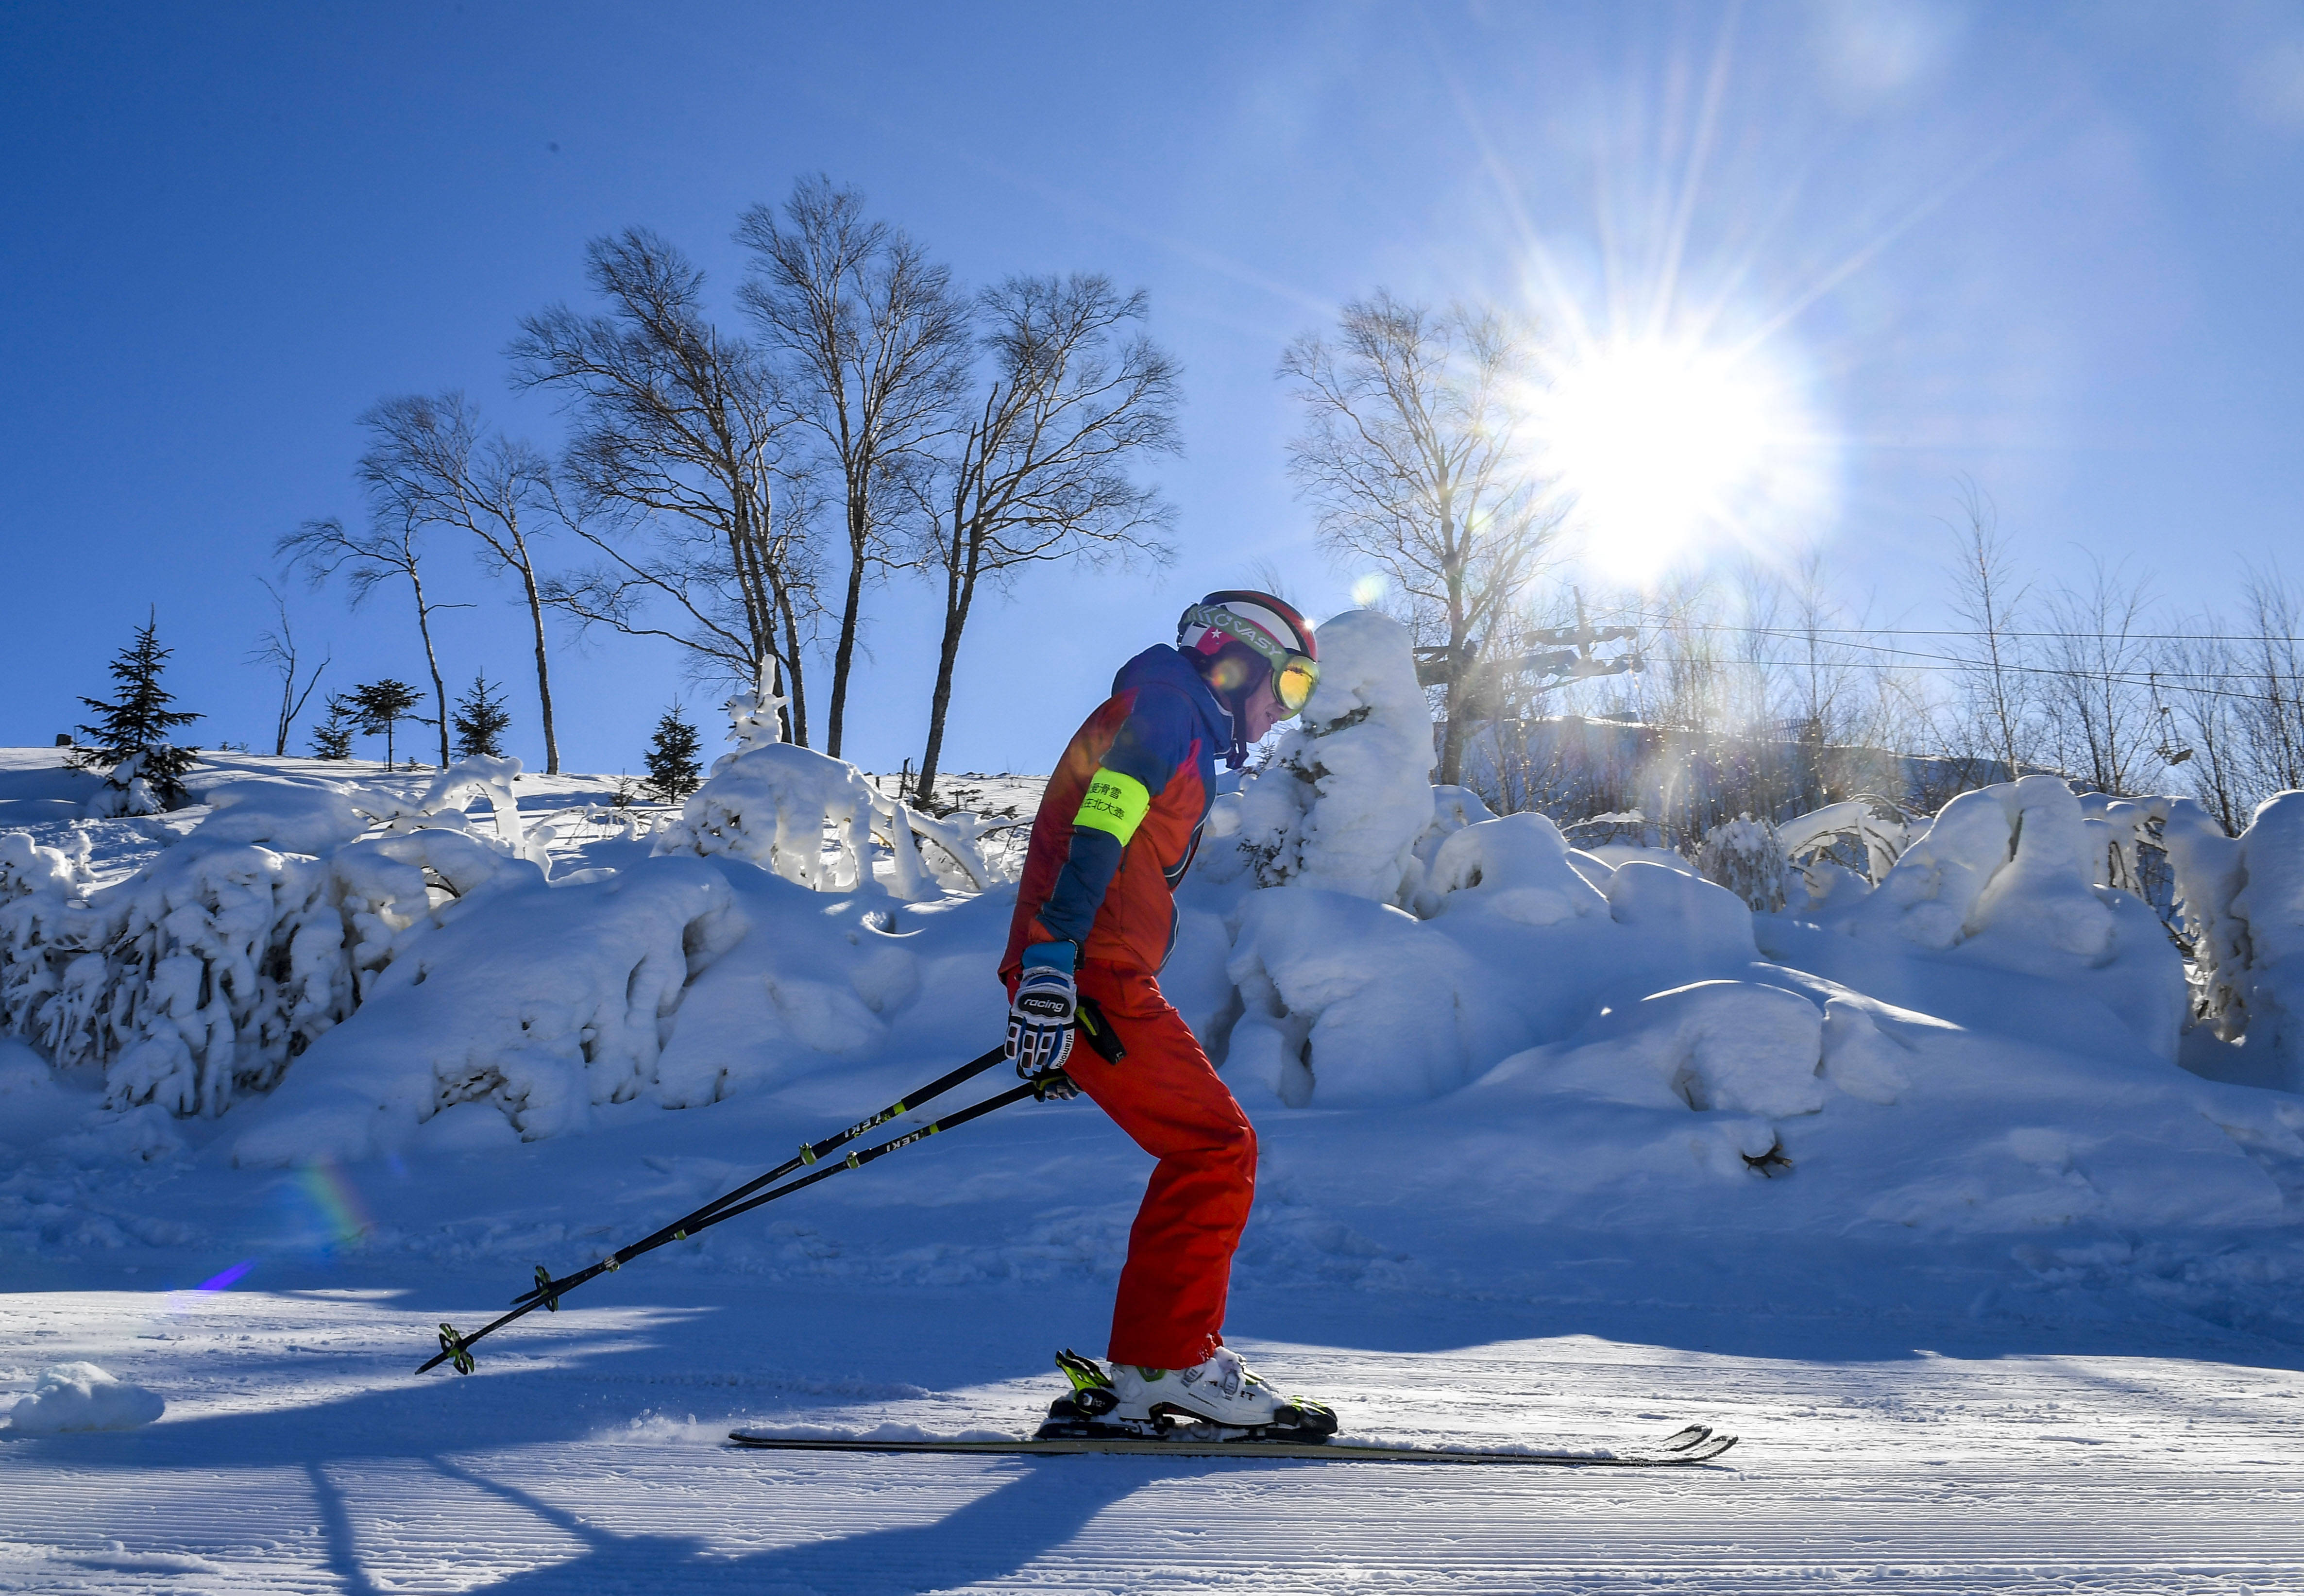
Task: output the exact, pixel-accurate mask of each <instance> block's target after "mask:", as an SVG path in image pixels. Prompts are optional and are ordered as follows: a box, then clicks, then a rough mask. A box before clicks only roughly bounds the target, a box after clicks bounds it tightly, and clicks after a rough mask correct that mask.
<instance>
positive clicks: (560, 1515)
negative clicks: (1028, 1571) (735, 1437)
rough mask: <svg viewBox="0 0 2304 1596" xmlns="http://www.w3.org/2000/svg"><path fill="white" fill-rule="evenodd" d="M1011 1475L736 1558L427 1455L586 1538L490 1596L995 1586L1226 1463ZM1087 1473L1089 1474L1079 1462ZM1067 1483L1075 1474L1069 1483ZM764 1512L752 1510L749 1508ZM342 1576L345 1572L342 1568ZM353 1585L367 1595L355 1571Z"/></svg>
mask: <svg viewBox="0 0 2304 1596" xmlns="http://www.w3.org/2000/svg"><path fill="white" fill-rule="evenodd" d="M1005 1461H1006V1463H1007V1464H1008V1465H1009V1467H1010V1468H1011V1469H1012V1477H1011V1478H1009V1479H1008V1480H1007V1481H1006V1482H1004V1483H1002V1484H1000V1485H999V1486H997V1487H996V1488H995V1489H994V1490H988V1491H987V1492H985V1493H984V1494H983V1495H982V1496H979V1497H978V1498H977V1499H975V1500H973V1501H971V1502H970V1503H968V1504H967V1505H966V1506H965V1507H961V1508H959V1509H957V1510H956V1511H953V1512H952V1513H948V1514H946V1515H944V1516H943V1517H941V1518H938V1519H936V1520H935V1521H934V1522H932V1523H928V1524H905V1525H901V1526H897V1527H893V1528H888V1529H876V1530H869V1531H867V1532H865V1533H861V1534H855V1535H842V1536H836V1537H834V1538H831V1539H827V1540H823V1541H810V1542H809V1543H807V1544H804V1545H800V1546H791V1547H779V1548H777V1549H775V1550H773V1551H760V1552H753V1553H750V1554H749V1555H747V1556H742V1557H736V1558H731V1557H728V1556H726V1555H724V1554H716V1553H714V1552H713V1551H712V1550H710V1549H709V1548H708V1547H707V1545H706V1544H705V1543H703V1542H702V1541H699V1540H697V1539H695V1538H694V1537H691V1536H687V1535H646V1534H641V1535H624V1534H617V1533H613V1532H610V1531H606V1530H603V1529H601V1528H599V1527H598V1526H597V1525H595V1524H587V1523H585V1522H584V1521H583V1520H582V1519H580V1518H578V1517H576V1516H574V1515H572V1514H570V1513H568V1512H567V1511H565V1510H564V1509H563V1508H559V1507H553V1506H552V1505H551V1504H550V1503H548V1502H544V1501H540V1500H538V1499H537V1498H535V1497H534V1496H532V1495H530V1494H529V1493H528V1492H526V1491H524V1490H520V1489H518V1488H517V1487H514V1486H511V1485H506V1484H504V1483H503V1482H499V1481H496V1480H491V1479H489V1478H487V1476H486V1475H485V1474H476V1473H474V1472H473V1471H472V1470H470V1469H469V1468H466V1467H464V1466H462V1465H459V1464H455V1463H452V1462H450V1461H448V1460H447V1459H446V1458H444V1457H433V1458H431V1459H429V1462H430V1463H431V1465H432V1466H433V1467H434V1468H436V1469H437V1470H438V1471H439V1472H440V1473H441V1474H445V1475H446V1476H448V1477H449V1478H451V1479H453V1480H457V1481H461V1482H463V1483H464V1484H467V1485H470V1486H473V1487H475V1488H477V1489H479V1490H485V1491H487V1492H488V1493H489V1494H491V1495H493V1496H496V1497H498V1498H501V1499H503V1500H504V1501H506V1502H509V1503H511V1504H512V1505H513V1506H515V1507H521V1508H523V1509H525V1510H526V1511H528V1512H529V1513H533V1514H534V1515H536V1516H538V1518H540V1519H543V1520H544V1521H545V1522H546V1523H548V1524H552V1525H553V1526H554V1527H555V1528H556V1529H559V1530H561V1531H563V1533H566V1534H567V1535H569V1536H570V1537H571V1538H572V1539H574V1540H576V1541H581V1542H582V1543H583V1545H584V1546H585V1548H586V1550H585V1552H584V1554H583V1555H582V1556H580V1557H576V1558H569V1559H567V1560H566V1561H564V1562H560V1563H555V1564H552V1565H550V1566H546V1567H538V1568H530V1569H527V1570H524V1571H522V1572H521V1573H518V1574H514V1575H509V1576H508V1577H506V1578H504V1579H502V1580H499V1581H497V1582H496V1583H493V1584H485V1585H478V1586H474V1587H473V1589H474V1590H476V1591H485V1592H490V1593H491V1596H495V1593H496V1592H504V1593H506V1596H554V1593H557V1592H571V1593H576V1592H580V1593H581V1596H601V1593H602V1592H619V1591H632V1592H648V1596H660V1593H661V1592H667V1591H686V1590H694V1589H699V1588H702V1587H704V1586H707V1585H708V1586H712V1587H715V1588H717V1587H719V1586H721V1585H726V1586H728V1587H730V1588H732V1589H733V1588H741V1589H747V1590H755V1589H763V1588H765V1589H769V1590H783V1589H785V1588H791V1589H794V1590H802V1591H838V1592H860V1593H863V1592H922V1591H940V1590H944V1589H946V1588H948V1587H951V1586H956V1585H970V1584H974V1583H978V1582H979V1581H984V1580H991V1579H1000V1578H1004V1577H1006V1576H1009V1575H1014V1574H1016V1573H1017V1572H1019V1571H1020V1570H1021V1569H1022V1568H1023V1567H1024V1566H1026V1565H1027V1564H1029V1563H1030V1562H1031V1561H1032V1560H1033V1559H1034V1558H1038V1557H1040V1556H1042V1555H1043V1554H1045V1553H1047V1552H1050V1551H1053V1550H1055V1549H1056V1548H1058V1547H1061V1546H1063V1544H1064V1543H1065V1542H1067V1541H1071V1540H1072V1538H1073V1537H1074V1536H1075V1535H1077V1534H1078V1533H1080V1531H1081V1529H1083V1528H1084V1527H1085V1526H1086V1525H1087V1524H1088V1522H1089V1521H1090V1520H1091V1519H1093V1518H1095V1517H1096V1516H1097V1514H1099V1513H1101V1512H1103V1511H1104V1510H1105V1508H1107V1507H1112V1506H1114V1504H1115V1503H1118V1502H1120V1501H1122V1500H1124V1499H1126V1498H1128V1497H1129V1496H1131V1495H1132V1494H1133V1493H1134V1492H1136V1491H1138V1490H1142V1489H1143V1488H1144V1487H1145V1486H1147V1485H1149V1484H1152V1483H1154V1482H1157V1481H1165V1480H1175V1479H1183V1478H1189V1477H1191V1476H1194V1475H1198V1474H1207V1473H1210V1472H1212V1471H1215V1470H1218V1469H1222V1468H1224V1467H1226V1466H1228V1465H1226V1463H1225V1462H1224V1460H1223V1459H1221V1458H1185V1457H1177V1458H1142V1457H1130V1458H1117V1457H1096V1458H1089V1457H1019V1458H1012V1459H1007V1460H1005ZM1082 1465H1086V1466H1085V1467H1083V1466H1082ZM1067 1476H1069V1477H1067ZM753 1510H755V1511H757V1506H756V1507H754V1509H753ZM338 1571H339V1573H342V1572H343V1568H342V1567H341V1566H339V1570H338ZM354 1572H355V1573H356V1575H358V1577H357V1578H356V1579H355V1580H354V1581H353V1582H352V1584H353V1588H354V1589H362V1588H368V1584H367V1581H366V1578H365V1572H364V1571H360V1570H357V1569H356V1570H355V1571H354Z"/></svg>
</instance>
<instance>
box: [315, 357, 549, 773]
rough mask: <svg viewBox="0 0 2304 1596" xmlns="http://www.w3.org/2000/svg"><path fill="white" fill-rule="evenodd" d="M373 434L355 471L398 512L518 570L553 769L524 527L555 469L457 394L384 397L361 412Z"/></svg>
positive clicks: (490, 565) (540, 613) (538, 600)
mask: <svg viewBox="0 0 2304 1596" xmlns="http://www.w3.org/2000/svg"><path fill="white" fill-rule="evenodd" d="M360 421H361V424H362V425H363V426H366V427H367V428H368V431H369V433H370V434H371V435H373V436H374V437H375V439H376V443H375V446H374V447H373V448H371V449H370V450H369V451H368V453H367V455H366V456H365V457H363V459H362V460H361V462H360V469H361V475H362V476H363V477H365V478H367V479H368V482H369V484H370V486H371V488H372V490H373V491H374V492H375V493H376V494H379V495H380V496H382V497H383V498H384V499H385V501H386V502H389V503H390V504H391V505H392V507H393V509H394V513H395V514H397V515H400V516H402V517H403V518H404V519H408V520H409V521H411V522H412V523H414V524H416V525H419V526H435V525H437V526H448V527H454V528H459V529H461V530H462V531H465V532H469V533H470V534H471V535H472V536H474V537H476V538H478V539H479V543H480V550H479V553H480V560H481V563H482V565H483V566H484V567H485V568H487V570H490V571H491V572H495V571H501V570H513V571H517V572H519V573H520V581H521V593H522V595H523V596H524V597H525V598H526V599H527V601H528V617H529V626H530V628H531V629H532V631H533V633H534V636H535V644H536V697H537V703H538V706H539V708H540V711H541V718H542V721H543V723H544V769H545V773H546V774H547V775H555V776H556V775H558V774H559V773H560V739H559V738H558V736H557V734H556V733H555V730H554V729H553V721H552V672H551V669H550V666H549V664H548V663H547V662H546V658H545V647H544V599H543V596H542V595H541V593H540V592H539V591H538V579H537V574H536V562H535V561H534V559H533V558H532V557H531V556H530V554H529V548H528V536H529V528H524V527H523V526H522V524H521V522H522V519H523V518H528V519H529V522H530V525H531V526H532V525H533V522H534V520H535V519H538V518H540V517H541V515H542V514H544V513H545V512H546V511H549V510H550V508H551V502H552V469H551V466H550V465H549V463H548V462H546V460H545V458H544V456H543V455H542V454H541V453H539V452H537V450H535V449H534V448H532V447H531V446H529V444H527V443H521V442H518V441H516V440H513V439H509V438H506V437H505V436H504V435H503V434H501V433H495V432H490V431H489V430H487V428H486V427H485V426H483V425H482V424H481V421H480V414H479V408H478V407H477V406H475V405H473V404H472V403H470V401H467V400H466V399H465V397H464V396H463V394H462V393H454V392H451V393H442V394H440V395H438V396H437V397H432V396H428V395H424V394H407V395H403V396H402V397H400V398H397V399H387V400H385V401H383V402H382V403H380V404H377V406H376V407H375V408H373V409H372V410H369V411H368V414H367V415H365V416H363V417H361V418H360Z"/></svg>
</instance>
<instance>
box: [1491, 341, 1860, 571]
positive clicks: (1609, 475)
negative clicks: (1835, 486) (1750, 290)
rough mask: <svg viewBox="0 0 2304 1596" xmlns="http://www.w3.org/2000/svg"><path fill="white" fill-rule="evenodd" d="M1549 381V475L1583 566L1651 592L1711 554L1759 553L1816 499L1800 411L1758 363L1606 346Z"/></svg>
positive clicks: (1681, 348)
mask: <svg viewBox="0 0 2304 1596" xmlns="http://www.w3.org/2000/svg"><path fill="white" fill-rule="evenodd" d="M1549 378H1550V380H1549V383H1548V384H1547V387H1546V393H1544V395H1543V398H1542V400H1541V401H1540V402H1539V405H1538V407H1537V408H1538V409H1539V410H1540V411H1541V412H1542V434H1543V440H1544V447H1545V451H1546V456H1547V462H1548V466H1549V469H1551V470H1552V471H1553V472H1554V474H1555V475H1556V477H1557V480H1558V487H1559V491H1560V493H1561V494H1562V496H1563V499H1564V500H1565V501H1566V502H1568V503H1569V504H1570V505H1571V510H1570V519H1571V525H1573V526H1574V527H1576V528H1578V529H1580V531H1581V533H1582V535H1583V541H1584V553H1585V557H1586V559H1587V560H1588V562H1590V563H1591V564H1592V565H1594V566H1595V567H1597V569H1599V570H1602V571H1604V572H1605V573H1606V574H1608V575H1610V576H1614V577H1616V578H1621V579H1625V580H1635V581H1638V580H1645V579H1648V578H1654V577H1656V576H1657V575H1659V574H1661V572H1662V571H1663V570H1664V569H1665V568H1667V567H1669V566H1671V565H1672V564H1673V563H1674V562H1677V561H1679V560H1681V559H1682V558H1685V557H1690V556H1695V555H1700V554H1702V553H1706V552H1707V551H1708V550H1709V549H1710V548H1712V547H1713V546H1715V545H1721V544H1724V543H1729V542H1736V543H1742V544H1746V545H1750V544H1753V543H1755V542H1757V541H1758V540H1760V539H1762V538H1764V537H1765V536H1766V535H1767V533H1766V528H1769V527H1770V526H1772V525H1774V524H1775V523H1776V522H1777V521H1779V520H1780V519H1783V518H1784V517H1786V516H1787V515H1791V516H1797V515H1799V514H1800V513H1801V512H1803V511H1806V510H1808V508H1809V507H1810V506H1811V505H1812V503H1813V502H1814V500H1815V499H1816V497H1817V483H1816V482H1815V481H1813V480H1810V479H1809V478H1810V477H1812V476H1813V472H1812V470H1811V469H1809V468H1808V466H1807V465H1805V464H1804V463H1803V462H1802V461H1801V460H1800V459H1799V456H1800V455H1801V454H1802V453H1803V452H1804V451H1803V450H1801V449H1800V446H1799V445H1800V438H1801V436H1802V435H1803V434H1804V433H1805V432H1806V431H1807V429H1806V428H1805V427H1804V426H1801V425H1800V420H1799V416H1798V406H1797V404H1796V403H1795V402H1793V400H1792V395H1791V394H1790V393H1789V392H1788V387H1787V384H1785V383H1784V382H1783V380H1782V379H1781V377H1780V376H1777V375H1775V374H1774V373H1771V372H1768V371H1766V370H1764V369H1762V368H1760V367H1758V365H1757V363H1756V362H1755V361H1754V360H1752V359H1750V358H1749V357H1747V358H1745V359H1738V358H1736V357H1734V356H1732V355H1731V354H1729V353H1726V352H1723V351H1718V350H1707V349H1705V348H1703V347H1701V346H1698V345H1690V344H1679V343H1673V342H1664V341H1661V340H1654V339H1622V340H1610V341H1605V342H1595V343H1593V344H1590V345H1588V346H1587V347H1585V348H1583V349H1581V350H1577V351H1575V352H1574V353H1573V354H1571V356H1570V357H1569V358H1567V359H1564V360H1563V361H1562V362H1561V363H1560V364H1559V365H1558V366H1557V367H1554V369H1553V370H1552V371H1551V372H1550V374H1549Z"/></svg>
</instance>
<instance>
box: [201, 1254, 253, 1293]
mask: <svg viewBox="0 0 2304 1596" xmlns="http://www.w3.org/2000/svg"><path fill="white" fill-rule="evenodd" d="M255 1267H256V1260H255V1259H253V1258H243V1259H241V1261H240V1262H237V1263H235V1264H233V1266H232V1267H231V1268H230V1269H227V1270H223V1271H219V1272H217V1273H216V1274H213V1275H210V1276H209V1277H208V1279H205V1280H202V1281H201V1282H200V1283H199V1285H197V1286H195V1287H193V1288H192V1289H193V1290H195V1291H229V1290H230V1289H231V1288H233V1286H234V1285H235V1284H237V1283H238V1282H239V1280H240V1278H241V1276H242V1275H244V1274H246V1273H247V1272H248V1271H250V1270H251V1269H254V1268H255Z"/></svg>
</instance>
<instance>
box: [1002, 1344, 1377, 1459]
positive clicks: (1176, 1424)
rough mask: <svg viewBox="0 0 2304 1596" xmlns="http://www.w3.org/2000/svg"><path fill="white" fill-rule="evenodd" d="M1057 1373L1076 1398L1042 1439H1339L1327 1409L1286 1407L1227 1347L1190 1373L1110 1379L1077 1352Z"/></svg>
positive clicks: (1055, 1406)
mask: <svg viewBox="0 0 2304 1596" xmlns="http://www.w3.org/2000/svg"><path fill="white" fill-rule="evenodd" d="M1056 1367H1058V1368H1059V1369H1062V1370H1063V1372H1064V1377H1065V1378H1066V1379H1068V1380H1070V1381H1072V1392H1071V1394H1070V1395H1068V1396H1063V1397H1059V1398H1056V1399H1055V1401H1054V1402H1053V1403H1051V1404H1049V1406H1048V1422H1047V1423H1045V1424H1043V1425H1042V1426H1041V1427H1040V1431H1039V1433H1038V1435H1037V1436H1036V1437H1035V1438H1034V1439H1036V1440H1057V1439H1072V1438H1083V1437H1097V1438H1104V1439H1110V1438H1113V1437H1128V1438H1134V1439H1143V1440H1160V1439H1165V1438H1167V1437H1169V1436H1171V1435H1173V1436H1176V1437H1178V1438H1180V1439H1182V1438H1189V1439H1190V1440H1201V1441H1207V1440H1228V1441H1229V1440H1285V1441H1298V1442H1306V1441H1322V1440H1327V1439H1328V1437H1330V1436H1332V1435H1334V1433H1335V1432H1336V1415H1335V1413H1334V1410H1333V1409H1331V1408H1329V1407H1328V1406H1326V1404H1324V1403H1319V1402H1311V1401H1307V1400H1305V1399H1304V1398H1292V1399H1291V1400H1289V1401H1285V1402H1283V1401H1281V1400H1280V1399H1279V1398H1276V1397H1275V1396H1274V1394H1273V1392H1272V1389H1271V1388H1270V1387H1269V1386H1266V1384H1265V1383H1264V1382H1263V1381H1262V1380H1260V1379H1259V1378H1258V1376H1257V1375H1256V1374H1255V1372H1253V1371H1251V1370H1250V1369H1249V1367H1248V1365H1247V1364H1244V1363H1242V1362H1241V1358H1240V1355H1239V1354H1238V1353H1236V1352H1233V1351H1232V1349H1231V1348H1230V1347H1217V1348H1216V1354H1215V1355H1214V1356H1212V1357H1210V1358H1209V1359H1207V1362H1205V1363H1202V1364H1198V1365H1196V1366H1195V1367H1193V1368H1190V1369H1139V1368H1138V1367H1136V1366H1135V1365H1134V1364H1114V1365H1113V1366H1112V1368H1111V1370H1110V1372H1106V1371H1105V1368H1104V1367H1103V1365H1101V1364H1098V1363H1097V1361H1096V1360H1095V1359H1093V1358H1086V1357H1082V1356H1081V1355H1080V1354H1079V1353H1077V1352H1072V1351H1071V1350H1069V1349H1067V1350H1065V1351H1063V1352H1060V1353H1058V1354H1057V1355H1056Z"/></svg>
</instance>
